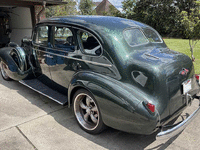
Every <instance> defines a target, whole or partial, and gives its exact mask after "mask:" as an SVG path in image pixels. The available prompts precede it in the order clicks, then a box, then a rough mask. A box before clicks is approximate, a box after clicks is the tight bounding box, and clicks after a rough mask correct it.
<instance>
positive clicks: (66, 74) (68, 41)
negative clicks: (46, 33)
mask: <svg viewBox="0 0 200 150" xmlns="http://www.w3.org/2000/svg"><path fill="white" fill-rule="evenodd" d="M75 38H76V37H75V35H74V31H73V29H72V28H71V27H69V26H62V25H55V26H53V27H52V39H51V43H52V45H53V48H51V49H50V51H49V52H50V53H51V56H52V57H53V58H52V59H53V60H54V63H52V64H51V65H49V68H50V73H51V77H52V80H53V82H55V83H57V84H58V85H61V86H62V87H64V88H68V85H69V83H70V81H71V78H72V76H73V74H74V73H75V71H76V70H74V69H73V63H75V62H74V59H73V58H72V57H73V56H75V55H76V52H77V44H76V42H75Z"/></svg>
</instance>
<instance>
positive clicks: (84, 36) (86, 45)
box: [78, 30, 102, 56]
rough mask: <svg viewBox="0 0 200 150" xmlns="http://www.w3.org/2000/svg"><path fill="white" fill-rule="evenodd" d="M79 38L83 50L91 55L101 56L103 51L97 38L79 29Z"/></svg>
mask: <svg viewBox="0 0 200 150" xmlns="http://www.w3.org/2000/svg"><path fill="white" fill-rule="evenodd" d="M78 34H79V40H80V44H81V47H82V49H83V52H84V53H85V54H89V55H95V56H99V55H101V53H102V47H101V44H100V43H99V42H98V41H97V39H96V38H95V37H94V36H93V35H92V34H90V33H89V32H86V31H81V30H80V31H78Z"/></svg>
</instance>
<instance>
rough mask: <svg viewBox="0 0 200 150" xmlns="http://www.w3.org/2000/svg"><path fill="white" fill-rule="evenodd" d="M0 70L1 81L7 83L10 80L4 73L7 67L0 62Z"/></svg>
mask: <svg viewBox="0 0 200 150" xmlns="http://www.w3.org/2000/svg"><path fill="white" fill-rule="evenodd" d="M0 69H1V75H2V77H3V79H4V80H7V81H9V80H11V79H10V77H9V76H8V74H7V73H6V71H5V70H6V69H7V66H6V64H4V63H3V62H2V61H1V62H0Z"/></svg>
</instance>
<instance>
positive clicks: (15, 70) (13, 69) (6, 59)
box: [0, 47, 31, 81]
mask: <svg viewBox="0 0 200 150" xmlns="http://www.w3.org/2000/svg"><path fill="white" fill-rule="evenodd" d="M12 51H18V50H17V49H16V48H14V47H5V48H1V49H0V61H3V63H4V64H6V65H7V68H8V69H6V70H5V71H6V73H7V74H8V76H9V77H10V78H12V79H13V80H17V81H19V80H22V79H24V78H26V77H27V75H28V73H29V72H30V71H31V70H30V69H29V70H26V71H24V70H21V66H19V65H17V64H16V62H15V61H14V59H13V58H12V56H11V52H12ZM24 54H25V53H24ZM19 55H21V53H19ZM20 57H22V58H23V57H25V55H24V56H23V55H21V56H20ZM20 61H21V62H20V64H23V63H24V61H26V60H25V58H23V59H20Z"/></svg>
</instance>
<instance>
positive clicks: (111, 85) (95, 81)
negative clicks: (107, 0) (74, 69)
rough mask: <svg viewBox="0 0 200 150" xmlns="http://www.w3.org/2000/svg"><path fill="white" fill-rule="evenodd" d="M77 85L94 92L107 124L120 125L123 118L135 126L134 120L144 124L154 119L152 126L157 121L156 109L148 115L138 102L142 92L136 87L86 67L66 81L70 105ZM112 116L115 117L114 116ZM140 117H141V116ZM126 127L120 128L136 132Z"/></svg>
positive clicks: (140, 100)
mask: <svg viewBox="0 0 200 150" xmlns="http://www.w3.org/2000/svg"><path fill="white" fill-rule="evenodd" d="M79 88H84V89H86V90H88V91H89V92H91V93H92V94H93V96H94V97H95V99H96V101H97V104H98V106H99V108H100V110H101V114H102V119H103V121H104V123H105V124H106V125H108V126H111V127H113V128H116V129H118V128H119V129H121V127H119V126H118V125H119V123H122V122H125V123H126V124H124V125H125V126H129V125H130V124H132V123H133V124H134V122H135V126H137V125H136V124H138V123H137V122H140V123H142V122H143V123H144V124H145V122H149V121H151V120H153V121H154V122H155V123H153V124H154V129H155V126H156V125H155V124H156V123H157V122H158V114H157V112H156V113H155V115H151V114H149V112H148V111H147V110H146V108H145V107H143V106H141V103H142V98H141V97H142V94H139V93H140V92H139V89H137V90H135V89H134V90H130V89H128V87H127V85H126V84H124V83H123V82H120V81H117V80H115V79H113V78H110V77H107V76H104V75H101V74H97V73H93V72H89V71H88V72H85V71H84V72H83V71H82V72H79V73H77V74H76V75H74V77H73V79H72V80H71V83H70V85H69V88H68V96H69V97H68V100H69V101H68V102H69V105H70V103H71V102H72V97H73V93H74V92H75V91H74V89H76V90H77V89H79ZM138 94H139V95H140V96H138ZM141 109H143V110H141ZM145 113H146V114H145ZM141 116H143V117H141ZM114 118H118V119H117V120H116V119H114ZM140 118H143V119H142V120H140ZM144 118H146V119H144ZM117 124H118V125H117ZM115 125H116V126H115ZM138 127H139V126H138ZM129 128H130V127H129ZM129 128H127V129H126V128H124V129H123V130H124V131H127V132H135V133H136V132H137V131H134V130H132V129H131V128H130V129H129ZM152 131H153V130H151V132H152ZM149 133H150V132H149Z"/></svg>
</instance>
